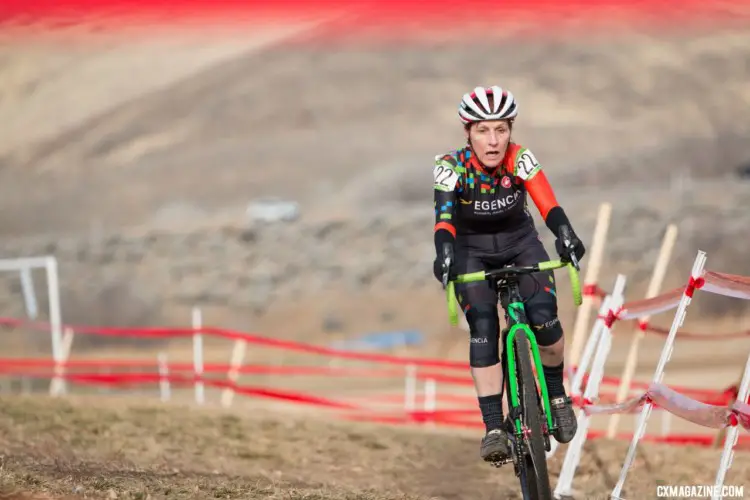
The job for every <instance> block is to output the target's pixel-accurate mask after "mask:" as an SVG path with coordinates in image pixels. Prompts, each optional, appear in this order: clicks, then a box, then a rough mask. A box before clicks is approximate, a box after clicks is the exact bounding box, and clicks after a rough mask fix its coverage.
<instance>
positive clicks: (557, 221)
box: [545, 206, 586, 262]
mask: <svg viewBox="0 0 750 500" xmlns="http://www.w3.org/2000/svg"><path fill="white" fill-rule="evenodd" d="M545 222H546V224H547V227H548V228H549V229H550V231H552V234H554V235H555V237H556V238H557V239H556V240H555V250H557V254H558V255H559V256H560V258H561V259H563V260H565V261H567V262H570V260H571V256H575V258H576V260H577V261H578V262H580V261H581V259H582V258H583V256H584V255H585V254H586V247H584V246H583V242H582V241H581V239H580V238H579V237H578V236H577V235H576V233H575V231H573V226H571V224H570V221H569V220H568V216H567V215H565V211H564V210H563V209H562V208H561V207H559V206H557V207H554V208H552V210H550V211H549V213H548V214H547V219H546V221H545ZM563 227H567V228H568V231H569V234H570V242H569V243H568V245H567V246H566V245H565V244H564V242H563V241H562V235H561V234H560V232H561V228H563Z"/></svg>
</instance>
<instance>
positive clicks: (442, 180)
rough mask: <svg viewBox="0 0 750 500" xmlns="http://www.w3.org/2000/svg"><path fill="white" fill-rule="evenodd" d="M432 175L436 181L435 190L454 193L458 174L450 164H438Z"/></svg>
mask: <svg viewBox="0 0 750 500" xmlns="http://www.w3.org/2000/svg"><path fill="white" fill-rule="evenodd" d="M432 175H433V177H434V179H435V189H438V190H440V191H453V190H454V189H455V188H456V181H458V174H457V173H456V171H455V170H453V169H452V168H451V166H450V165H449V164H447V163H445V162H440V163H438V164H436V165H435V168H434V169H433V171H432Z"/></svg>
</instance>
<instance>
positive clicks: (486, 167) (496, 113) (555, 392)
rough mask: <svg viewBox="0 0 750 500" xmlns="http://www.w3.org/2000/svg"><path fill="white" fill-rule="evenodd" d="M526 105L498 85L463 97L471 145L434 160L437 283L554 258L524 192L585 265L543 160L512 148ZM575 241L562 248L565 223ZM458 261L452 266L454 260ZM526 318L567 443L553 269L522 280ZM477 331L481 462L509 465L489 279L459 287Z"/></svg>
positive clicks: (569, 420)
mask: <svg viewBox="0 0 750 500" xmlns="http://www.w3.org/2000/svg"><path fill="white" fill-rule="evenodd" d="M517 112H518V107H517V104H516V101H515V99H514V98H513V94H512V93H510V92H508V91H507V90H503V89H501V88H500V87H497V86H493V87H489V88H482V87H477V88H475V89H474V91H473V92H472V93H467V94H464V96H463V99H462V101H461V104H460V106H459V108H458V115H459V117H460V119H461V121H462V122H463V124H464V130H465V133H466V139H467V146H465V147H463V148H461V149H459V150H456V151H451V152H449V153H447V154H443V155H438V156H436V157H435V167H434V172H433V174H434V190H435V233H434V237H435V249H436V253H437V257H436V259H435V262H434V266H433V271H434V274H435V277H436V278H437V279H438V280H439V281H441V282H442V281H443V275H444V273H449V275H450V276H455V275H458V274H465V273H472V272H476V271H484V270H489V269H491V268H497V267H501V266H505V265H510V264H514V265H517V266H525V265H532V264H536V263H538V262H541V261H546V260H549V256H548V254H547V251H546V250H545V249H544V246H543V245H542V242H541V239H540V238H539V234H538V233H537V231H536V228H535V226H534V221H533V219H532V217H531V214H530V213H529V211H528V209H527V202H526V193H528V194H529V195H531V199H532V200H533V202H534V204H535V205H536V207H537V209H538V210H539V212H540V214H541V216H542V218H543V219H544V221H545V224H546V225H547V227H548V228H549V229H550V230H551V231H552V233H553V234H554V235H555V236H556V237H557V240H556V242H555V243H556V245H555V246H556V248H557V251H558V253H559V254H560V256H561V257H562V258H564V259H568V260H569V259H570V258H571V256H575V258H577V259H579V260H580V259H581V258H582V257H583V255H584V253H585V249H584V246H583V244H582V243H581V241H580V240H579V239H578V237H576V235H575V232H574V231H573V230H572V227H571V225H570V221H569V220H568V217H567V216H566V215H565V212H564V211H563V209H562V208H561V207H560V206H559V205H558V203H557V200H556V198H555V194H554V192H553V190H552V188H551V186H550V184H549V182H548V181H547V177H546V175H545V174H544V172H543V171H542V168H541V166H540V164H539V163H538V162H537V160H536V158H535V157H534V155H533V154H532V153H531V151H529V150H528V149H526V148H524V147H522V146H520V145H518V144H515V143H513V142H511V133H512V131H513V121H514V119H515V117H516V115H517ZM562 226H568V228H569V229H570V230H571V233H572V240H573V241H572V242H571V243H570V244H569V245H567V246H566V245H563V244H562V242H561V241H560V227H562ZM447 258H448V259H450V261H451V262H452V264H451V265H450V269H446V265H445V263H446V259H447ZM519 283H520V292H521V295H522V297H523V298H524V302H525V307H526V313H527V315H528V318H529V322H530V323H531V325H532V327H533V330H534V333H535V334H536V339H537V343H538V344H539V351H540V354H541V359H542V364H543V368H544V375H545V378H546V380H547V388H548V391H549V397H550V405H551V412H552V419H553V423H554V425H555V428H556V430H555V432H554V433H553V436H554V437H555V439H556V440H557V441H559V442H561V443H567V442H569V441H570V440H571V439H573V436H575V433H576V430H577V422H576V417H575V413H574V411H573V407H572V404H571V400H570V398H569V397H568V396H567V395H566V394H565V388H564V386H563V366H564V363H563V357H564V342H565V339H564V336H563V329H562V326H561V325H560V321H559V319H558V317H557V297H556V294H555V280H554V275H553V273H552V271H547V272H539V273H535V274H531V275H526V276H522V277H521V278H520V281H519ZM456 294H457V298H458V301H459V304H460V305H461V308H462V310H463V312H464V315H465V316H466V320H467V322H468V324H469V329H470V335H471V338H470V341H471V344H470V348H469V360H470V365H471V373H472V376H473V378H474V385H475V388H476V392H477V398H478V399H479V408H480V409H481V411H482V419H483V420H484V423H485V427H486V434H485V436H484V437H483V438H482V444H481V448H480V456H481V457H482V458H483V459H484V460H486V461H488V462H502V461H503V460H505V459H507V458H508V457H509V455H510V445H509V442H508V436H507V434H506V431H505V430H504V428H503V419H504V417H503V402H502V397H503V370H502V366H501V363H500V345H499V340H500V320H499V315H498V308H497V302H498V295H497V291H496V290H495V288H494V283H492V282H491V281H482V282H476V283H470V284H462V285H457V286H456Z"/></svg>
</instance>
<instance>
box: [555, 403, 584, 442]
mask: <svg viewBox="0 0 750 500" xmlns="http://www.w3.org/2000/svg"><path fill="white" fill-rule="evenodd" d="M549 404H550V406H551V407H552V423H553V424H554V425H555V431H554V432H553V433H552V435H553V436H554V437H555V439H556V440H557V442H558V443H569V442H570V441H571V440H572V439H573V437H575V435H576V431H577V430H578V419H577V418H576V414H575V411H573V403H572V401H571V399H570V398H569V397H568V396H560V397H557V398H550V401H549Z"/></svg>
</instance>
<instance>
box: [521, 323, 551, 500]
mask: <svg viewBox="0 0 750 500" xmlns="http://www.w3.org/2000/svg"><path fill="white" fill-rule="evenodd" d="M515 345H516V366H517V371H518V372H519V377H518V386H519V387H518V391H519V393H520V396H521V397H520V399H521V408H522V410H523V421H524V424H525V425H526V427H527V428H528V429H529V430H530V431H531V435H530V436H529V439H528V440H527V442H528V446H529V454H528V455H526V456H525V463H524V464H523V465H522V467H525V469H526V474H525V475H526V486H527V488H528V491H529V494H530V495H531V499H530V500H552V488H551V487H550V482H549V473H548V472H547V457H546V453H545V451H546V450H545V447H544V434H543V433H542V411H541V409H540V405H539V395H538V393H537V389H536V381H535V379H534V372H533V369H532V362H531V354H530V349H531V346H530V345H529V339H528V338H527V337H526V334H525V333H523V332H519V334H518V335H517V336H516V339H515Z"/></svg>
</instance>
